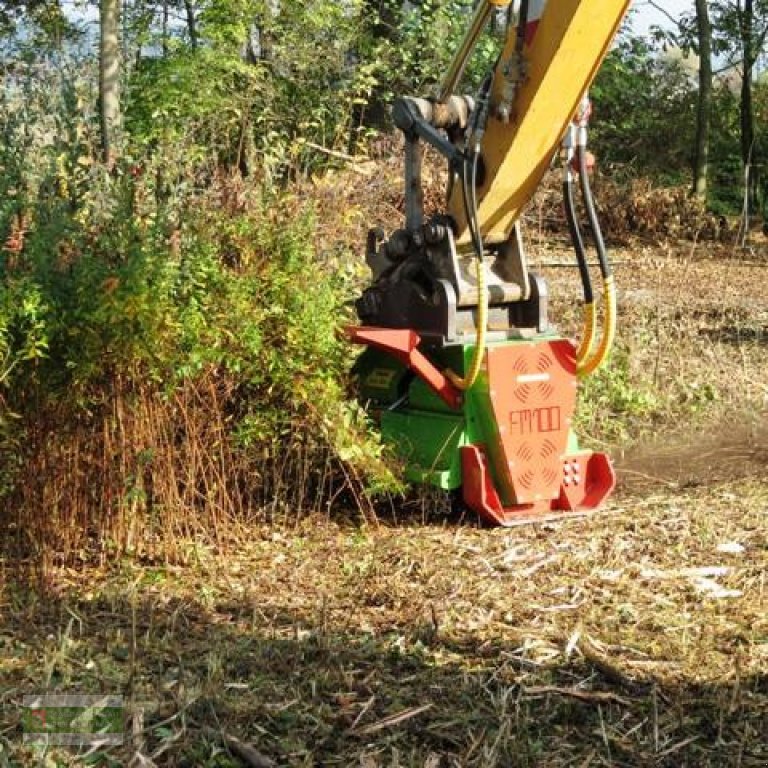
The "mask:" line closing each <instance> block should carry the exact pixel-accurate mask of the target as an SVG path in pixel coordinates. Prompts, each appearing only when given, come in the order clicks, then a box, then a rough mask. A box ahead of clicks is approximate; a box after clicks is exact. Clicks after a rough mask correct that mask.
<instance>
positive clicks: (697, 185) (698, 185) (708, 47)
mask: <svg viewBox="0 0 768 768" xmlns="http://www.w3.org/2000/svg"><path fill="white" fill-rule="evenodd" d="M696 26H697V34H698V43H699V93H698V97H697V104H696V154H695V156H694V164H693V190H692V191H693V194H694V196H695V197H697V198H698V199H699V200H701V201H706V199H707V178H708V175H709V133H710V125H711V115H712V25H711V23H710V20H709V10H708V8H707V0H696Z"/></svg>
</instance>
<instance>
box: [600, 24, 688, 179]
mask: <svg viewBox="0 0 768 768" xmlns="http://www.w3.org/2000/svg"><path fill="white" fill-rule="evenodd" d="M591 95H592V98H593V100H594V103H595V114H594V118H593V126H594V133H595V136H594V144H595V146H597V147H598V148H599V152H600V154H601V163H602V164H604V165H607V166H608V167H611V166H622V165H631V166H633V169H634V173H636V174H637V173H650V174H652V175H653V176H655V177H656V178H657V179H659V180H662V181H664V182H667V183H669V182H673V183H679V182H680V180H681V178H683V177H684V176H685V175H686V174H687V173H689V168H690V162H691V153H692V151H693V150H692V148H693V127H694V115H695V99H694V95H695V94H694V90H693V83H692V81H691V76H690V73H689V72H688V71H686V69H685V68H684V67H683V66H682V65H681V62H680V61H679V60H676V59H672V58H663V57H661V56H659V55H658V52H657V51H656V50H655V49H654V48H653V46H652V44H651V43H650V42H648V41H647V40H645V39H642V38H639V37H633V36H627V35H625V36H623V37H622V38H621V39H620V40H619V42H618V44H617V45H616V46H615V47H614V48H613V50H612V51H611V52H610V53H609V54H608V57H607V58H606V61H605V63H604V65H603V67H602V69H601V70H600V73H599V74H598V77H597V80H596V81H595V84H594V86H593V88H592V93H591ZM662 147H663V152H662V151H661V148H662Z"/></svg>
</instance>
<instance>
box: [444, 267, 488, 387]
mask: <svg viewBox="0 0 768 768" xmlns="http://www.w3.org/2000/svg"><path fill="white" fill-rule="evenodd" d="M475 264H476V265H477V272H476V274H477V339H476V341H475V350H474V353H473V355H472V363H471V364H470V366H469V372H468V373H467V375H466V376H465V377H464V378H462V377H461V376H459V375H458V374H457V373H455V372H454V371H452V370H450V369H449V370H447V371H446V372H445V375H446V377H447V378H448V380H449V381H450V382H451V384H453V385H454V386H455V387H457V388H458V389H460V390H462V391H466V390H467V389H469V388H470V387H471V386H472V385H473V384H474V383H475V382H476V381H477V377H478V375H479V373H480V368H482V365H483V357H484V356H485V341H486V333H487V329H488V282H487V280H486V279H485V264H483V260H482V259H481V258H477V259H475Z"/></svg>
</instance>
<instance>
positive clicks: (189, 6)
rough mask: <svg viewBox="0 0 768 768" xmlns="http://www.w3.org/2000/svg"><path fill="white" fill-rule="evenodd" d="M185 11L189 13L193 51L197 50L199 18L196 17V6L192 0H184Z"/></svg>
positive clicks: (190, 40)
mask: <svg viewBox="0 0 768 768" xmlns="http://www.w3.org/2000/svg"><path fill="white" fill-rule="evenodd" d="M184 10H185V11H186V13H187V31H188V32H189V44H190V45H191V46H192V50H195V49H196V48H197V40H198V35H197V18H196V17H195V6H194V4H193V3H192V0H184Z"/></svg>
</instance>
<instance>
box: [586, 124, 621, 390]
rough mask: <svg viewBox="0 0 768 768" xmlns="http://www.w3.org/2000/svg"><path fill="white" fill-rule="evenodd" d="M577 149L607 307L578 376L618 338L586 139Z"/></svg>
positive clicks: (595, 365) (603, 356)
mask: <svg viewBox="0 0 768 768" xmlns="http://www.w3.org/2000/svg"><path fill="white" fill-rule="evenodd" d="M580 131H583V132H584V133H586V128H585V127H582V128H580ZM578 144H579V146H578V149H577V153H578V160H579V182H580V184H581V195H582V199H583V200H584V208H585V210H586V212H587V219H588V220H589V225H590V227H591V228H592V236H593V238H594V241H595V249H596V251H597V258H598V261H599V264H600V274H601V276H602V278H603V296H604V300H605V308H604V314H603V335H602V338H601V340H600V345H599V346H598V348H597V351H596V352H595V353H594V354H592V355H591V356H589V357H588V358H587V359H585V360H581V361H579V362H578V363H577V368H576V371H577V373H578V375H579V376H590V375H591V374H593V373H594V372H595V371H596V370H597V369H598V368H599V367H600V366H601V365H602V364H603V363H604V362H605V360H606V358H607V357H608V354H609V352H610V351H611V347H612V346H613V342H614V340H615V338H616V320H617V311H616V285H615V283H614V279H613V274H612V273H611V265H610V263H609V262H608V254H607V252H606V249H605V241H604V240H603V232H602V230H601V228H600V221H599V220H598V218H597V211H596V210H595V201H594V197H593V196H592V187H591V185H590V183H589V168H588V165H587V149H586V140H580V141H579V142H578Z"/></svg>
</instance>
